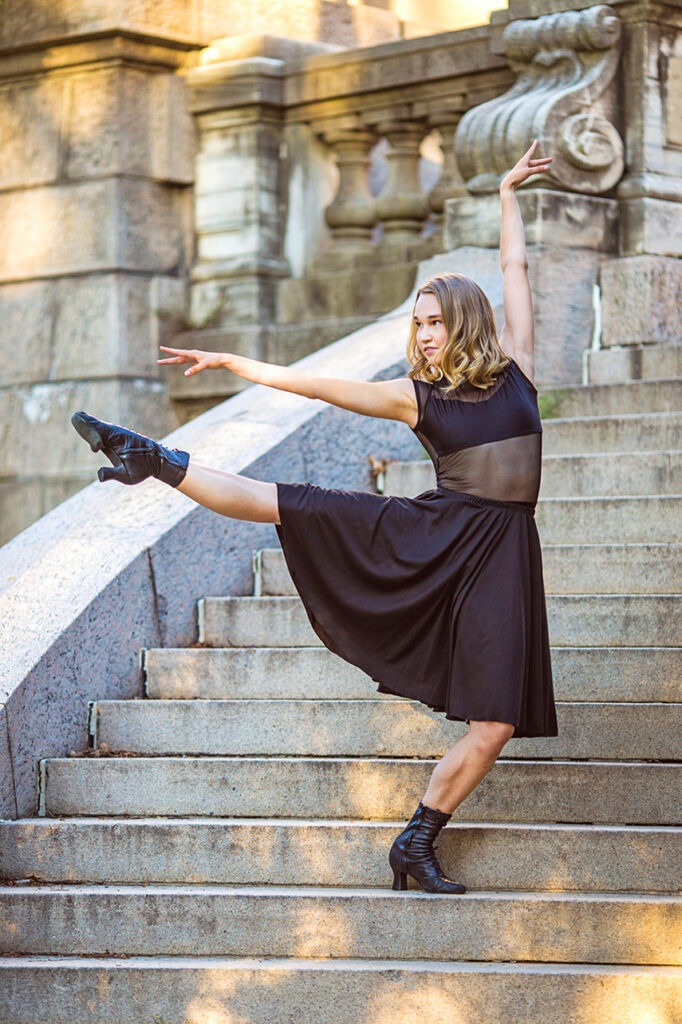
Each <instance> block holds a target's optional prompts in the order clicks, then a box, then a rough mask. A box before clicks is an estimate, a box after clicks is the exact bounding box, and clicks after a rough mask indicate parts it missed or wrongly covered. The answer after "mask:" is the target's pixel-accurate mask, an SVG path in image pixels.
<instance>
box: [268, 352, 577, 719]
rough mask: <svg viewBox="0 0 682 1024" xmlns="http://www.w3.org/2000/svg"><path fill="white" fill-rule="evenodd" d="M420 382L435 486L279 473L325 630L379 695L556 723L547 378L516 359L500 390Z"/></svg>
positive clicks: (302, 590) (294, 547) (282, 511)
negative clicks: (419, 489) (545, 557)
mask: <svg viewBox="0 0 682 1024" xmlns="http://www.w3.org/2000/svg"><path fill="white" fill-rule="evenodd" d="M413 384H414V387H415V391H416V397H417V402H418V405H419V420H418V422H417V425H416V427H415V428H414V432H415V433H416V435H417V437H418V438H419V440H420V442H421V443H422V445H423V446H424V448H425V449H426V451H427V452H428V454H429V456H430V457H431V459H432V461H433V463H434V466H435V469H436V477H437V483H436V487H435V488H434V489H432V490H428V491H424V492H423V493H422V494H418V495H417V496H416V497H414V498H407V497H399V496H395V495H382V494H375V493H372V492H365V491H344V490H339V489H336V488H326V487H319V486H317V485H315V484H309V483H281V482H278V483H277V494H278V499H279V517H280V520H281V523H280V524H277V526H276V529H277V533H278V536H279V539H280V542H281V545H282V550H283V552H284V557H285V559H286V563H287V566H288V568H289V571H290V573H291V576H292V579H293V581H294V585H295V587H296V589H297V591H298V593H299V595H300V597H301V600H302V602H303V605H304V607H305V610H306V612H307V615H308V618H309V620H310V623H311V625H312V627H313V629H314V631H315V633H316V634H317V635H318V637H319V638H320V639H321V640H322V642H323V644H324V645H325V646H326V647H327V648H328V649H329V650H330V651H333V652H334V654H337V655H338V656H339V657H341V658H343V659H344V660H345V661H348V662H350V663H351V664H353V665H356V666H358V668H360V669H362V671H363V672H366V673H367V674H368V675H369V676H370V677H371V678H372V679H373V680H374V681H375V682H377V683H378V684H379V685H378V687H377V689H378V690H379V692H380V693H390V694H396V695H398V696H402V697H409V698H411V699H413V700H418V701H421V702H422V703H423V704H426V705H428V707H430V708H433V709H434V710H436V711H442V712H444V713H445V716H446V717H447V718H450V719H455V720H458V721H466V722H470V721H497V722H509V723H511V724H512V725H514V726H515V729H514V733H513V735H514V736H556V735H558V732H557V720H556V708H555V704H554V690H553V682H552V666H551V660H550V649H549V635H548V628H547V610H546V605H545V589H544V581H543V573H542V553H541V548H540V538H539V536H538V531H537V525H536V522H535V517H534V511H535V506H536V502H537V496H538V492H539V489H540V473H541V458H542V425H541V422H540V413H539V410H538V403H537V390H536V389H535V387H534V386H533V384H532V383H531V382H530V380H529V379H528V378H527V377H526V376H525V374H524V373H523V372H522V370H521V368H520V367H519V366H518V365H517V363H516V362H515V361H514V360H510V362H509V363H508V364H507V365H506V366H505V367H504V369H503V370H502V372H501V374H500V375H498V377H497V379H496V381H495V383H494V384H493V385H492V386H491V387H489V388H487V389H485V390H482V389H480V388H476V387H473V386H472V385H470V384H469V383H468V382H464V383H463V384H461V385H460V386H459V388H457V389H456V391H455V392H454V395H452V396H451V395H446V394H445V392H444V388H443V386H442V385H441V384H429V383H427V382H425V381H419V380H416V381H413Z"/></svg>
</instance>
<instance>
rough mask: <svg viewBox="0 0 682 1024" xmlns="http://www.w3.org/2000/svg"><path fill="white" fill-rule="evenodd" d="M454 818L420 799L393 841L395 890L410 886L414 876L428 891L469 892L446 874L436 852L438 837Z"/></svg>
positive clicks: (401, 890)
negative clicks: (434, 843)
mask: <svg viewBox="0 0 682 1024" xmlns="http://www.w3.org/2000/svg"><path fill="white" fill-rule="evenodd" d="M451 817H452V815H451V814H445V813H444V812H443V811H436V810H434V809H433V808H432V807H427V806H426V805H425V804H423V803H422V802H421V800H420V801H419V806H418V807H417V810H416V811H415V812H414V814H413V815H412V817H411V818H410V820H409V821H408V823H407V826H406V828H405V830H404V831H403V832H401V833H400V835H399V836H398V838H397V839H396V840H395V842H394V843H393V846H392V847H391V852H390V854H389V857H388V859H389V862H390V864H391V867H392V868H393V888H394V889H396V890H398V891H400V892H403V891H404V890H405V889H407V876H408V875H412V877H413V878H414V879H415V880H416V881H417V882H419V884H420V885H421V887H422V889H424V890H425V892H437V893H462V892H466V886H464V885H462V884H461V883H460V882H452V881H451V880H450V879H449V878H445V877H444V876H443V869H442V868H441V866H440V864H439V863H438V860H437V858H436V855H435V853H434V852H433V842H434V840H435V838H436V836H437V835H438V833H439V832H440V830H441V829H442V828H443V825H445V824H446V823H447V822H448V821H449V820H450V818H451Z"/></svg>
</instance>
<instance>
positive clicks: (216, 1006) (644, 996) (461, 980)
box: [0, 957, 680, 1024]
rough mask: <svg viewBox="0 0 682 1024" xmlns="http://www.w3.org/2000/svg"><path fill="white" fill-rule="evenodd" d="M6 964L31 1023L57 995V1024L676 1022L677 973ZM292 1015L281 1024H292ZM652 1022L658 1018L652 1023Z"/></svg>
mask: <svg viewBox="0 0 682 1024" xmlns="http://www.w3.org/2000/svg"><path fill="white" fill-rule="evenodd" d="M76 964H77V966H75V964H74V962H73V961H72V960H71V958H68V957H64V958H51V957H3V958H2V961H1V966H0V970H2V984H3V992H6V993H7V998H6V1003H7V1006H8V1007H9V1008H10V1009H9V1016H8V1020H7V1024H34V1022H35V1021H36V1020H39V1019H40V1013H41V1012H42V1011H43V1009H44V1006H45V993H46V992H48V991H49V993H50V1024H73V1020H74V1008H75V1011H76V1012H77V1014H78V1022H79V1024H101V1006H100V1004H101V999H102V992H103V991H106V994H107V996H106V998H107V1008H108V1012H110V1013H111V1014H112V1015H113V1014H114V1013H115V1014H116V1018H115V1019H116V1021H117V1022H118V1021H121V1022H124V1021H125V1022H128V1021H137V1020H145V1018H146V1017H148V1015H149V1008H150V1006H153V1007H154V1010H155V1012H156V1014H157V1015H158V1016H159V1018H160V1019H161V1020H165V1021H179V1020H182V1021H183V1022H185V1024H205V1022H206V1021H207V1020H210V1019H211V1018H213V1019H215V1020H217V1021H221V1020H222V1021H229V1020H230V1019H232V1020H239V1021H240V1022H242V1021H244V1022H247V1021H248V1022H249V1024H265V1022H272V1021H276V1020H286V1018H287V1016H288V1017H289V1019H291V1020H296V1019H297V1018H298V1017H299V1016H300V1013H301V1007H302V1006H304V1007H306V1020H307V1021H308V1022H309V1024H392V1022H394V1021H400V1024H424V1022H425V1021H428V1022H429V1024H451V1022H452V1021H456V1020H457V1018H459V1019H460V1020H472V1021H483V1020H485V1021H487V1022H488V1021H489V1022H490V1024H508V1022H509V1021H510V1020H518V1021H521V1020H522V1021H523V1022H524V1024H547V1007H548V1006H551V1007H552V1024H574V1022H575V1020H576V1016H575V1011H576V1007H578V1008H579V1010H580V1013H581V1015H582V1021H583V1024H642V1007H646V1008H647V1009H646V1012H648V1013H649V1015H651V1014H655V1015H656V1018H658V1020H660V1021H673V1020H674V1019H675V1017H676V1015H677V1016H679V1013H678V1010H679V1005H680V969H679V968H677V967H626V966H623V965H620V964H618V965H614V966H610V965H608V966H607V965H605V966H600V965H598V964H583V963H580V964H529V963H498V964H492V963H472V962H467V963H461V962H459V963H458V962H455V961H451V962H450V963H447V964H443V963H435V962H428V961H395V960H309V959H308V960H306V959H303V960H277V959H270V958H265V959H263V958H254V959H251V960H249V959H246V958H241V959H238V960H234V959H224V960H221V959H220V958H215V959H210V960H205V961H203V960H198V959H196V958H194V957H192V958H188V959H183V958H180V957H158V958H154V957H150V958H148V959H147V958H144V959H141V960H140V961H139V962H136V961H134V960H123V961H118V960H116V961H109V962H108V963H103V961H102V959H101V958H97V957H93V958H91V959H90V958H83V959H79V960H77V961H76ZM285 1015H286V1016H285ZM656 1018H654V1019H656Z"/></svg>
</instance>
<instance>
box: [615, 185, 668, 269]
mask: <svg viewBox="0 0 682 1024" xmlns="http://www.w3.org/2000/svg"><path fill="white" fill-rule="evenodd" d="M620 251H621V252H622V253H623V255H625V256H629V255H633V256H637V255H639V254H640V253H652V254H653V255H655V256H678V257H679V256H682V204H681V203H679V202H669V201H667V200H665V199H649V198H641V199H622V200H621V201H620Z"/></svg>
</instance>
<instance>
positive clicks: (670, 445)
mask: <svg viewBox="0 0 682 1024" xmlns="http://www.w3.org/2000/svg"><path fill="white" fill-rule="evenodd" d="M542 429H543V434H542V451H543V454H544V455H578V454H581V453H584V454H589V453H591V452H636V451H671V450H679V449H680V448H682V412H645V413H640V412H636V413H618V414H617V415H610V416H571V417H565V418H564V417H557V418H556V419H546V420H544V422H543V424H542Z"/></svg>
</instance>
